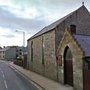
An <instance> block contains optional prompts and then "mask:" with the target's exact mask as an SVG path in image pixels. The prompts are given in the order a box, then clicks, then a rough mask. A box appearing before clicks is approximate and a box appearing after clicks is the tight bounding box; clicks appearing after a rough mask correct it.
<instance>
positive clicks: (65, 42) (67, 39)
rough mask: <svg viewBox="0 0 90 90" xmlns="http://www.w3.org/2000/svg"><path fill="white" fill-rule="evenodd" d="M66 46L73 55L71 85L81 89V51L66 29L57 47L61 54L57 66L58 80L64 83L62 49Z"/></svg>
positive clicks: (77, 89)
mask: <svg viewBox="0 0 90 90" xmlns="http://www.w3.org/2000/svg"><path fill="white" fill-rule="evenodd" d="M66 46H68V47H69V48H70V50H71V52H72V55H73V84H74V85H73V86H74V89H75V90H83V59H82V58H83V56H84V54H83V51H82V49H81V48H80V47H79V45H78V43H77V42H76V41H75V40H74V38H73V37H72V36H71V35H70V34H69V33H68V31H66V32H65V33H64V36H63V38H62V41H61V43H60V45H59V48H58V53H59V54H60V55H62V62H63V64H62V66H59V67H58V78H59V81H60V82H62V83H64V57H63V56H64V50H65V48H66Z"/></svg>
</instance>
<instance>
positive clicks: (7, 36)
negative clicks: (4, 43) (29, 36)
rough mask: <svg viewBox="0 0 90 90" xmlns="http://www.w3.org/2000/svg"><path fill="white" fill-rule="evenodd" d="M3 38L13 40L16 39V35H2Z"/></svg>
mask: <svg viewBox="0 0 90 90" xmlns="http://www.w3.org/2000/svg"><path fill="white" fill-rule="evenodd" d="M1 36H2V37H6V38H13V37H15V35H12V34H8V35H1Z"/></svg>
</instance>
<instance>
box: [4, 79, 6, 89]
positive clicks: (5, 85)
mask: <svg viewBox="0 0 90 90" xmlns="http://www.w3.org/2000/svg"><path fill="white" fill-rule="evenodd" d="M4 84H5V87H6V88H7V82H6V80H4Z"/></svg>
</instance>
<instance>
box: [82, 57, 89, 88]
mask: <svg viewBox="0 0 90 90" xmlns="http://www.w3.org/2000/svg"><path fill="white" fill-rule="evenodd" d="M83 79H84V82H83V86H84V90H90V58H85V59H84V69H83Z"/></svg>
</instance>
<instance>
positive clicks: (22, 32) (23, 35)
mask: <svg viewBox="0 0 90 90" xmlns="http://www.w3.org/2000/svg"><path fill="white" fill-rule="evenodd" d="M16 32H22V33H23V47H25V32H24V31H18V30H16Z"/></svg>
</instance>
